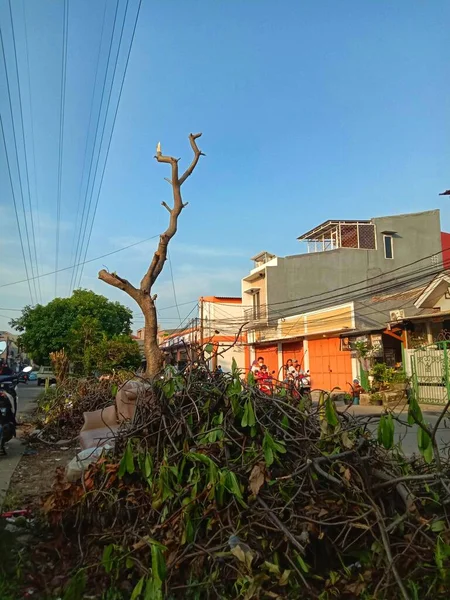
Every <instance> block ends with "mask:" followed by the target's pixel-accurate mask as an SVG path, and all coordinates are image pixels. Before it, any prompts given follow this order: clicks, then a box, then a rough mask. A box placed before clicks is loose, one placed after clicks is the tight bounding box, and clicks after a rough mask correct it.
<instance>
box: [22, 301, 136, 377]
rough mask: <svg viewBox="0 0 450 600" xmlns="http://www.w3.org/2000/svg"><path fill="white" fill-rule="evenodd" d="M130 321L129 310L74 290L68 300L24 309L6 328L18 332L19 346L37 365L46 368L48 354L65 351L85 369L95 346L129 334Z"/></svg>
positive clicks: (48, 360) (48, 361) (120, 305)
mask: <svg viewBox="0 0 450 600" xmlns="http://www.w3.org/2000/svg"><path fill="white" fill-rule="evenodd" d="M131 319H132V312H131V310H130V309H129V308H127V307H125V306H123V305H122V304H120V303H119V302H111V301H110V300H108V299H107V298H105V297H104V296H100V295H98V294H95V293H94V292H92V291H88V290H76V291H74V293H73V295H72V296H71V297H70V298H55V299H54V300H52V301H51V302H49V303H48V304H46V305H45V306H44V305H41V304H38V305H37V306H35V307H31V306H26V307H25V308H24V309H23V311H22V315H21V316H20V317H19V318H18V319H13V320H12V321H11V322H10V324H11V326H12V327H14V328H15V329H17V330H18V331H19V332H21V335H20V344H21V346H22V347H23V349H24V350H25V351H26V352H27V353H28V354H29V355H30V356H31V357H32V359H33V360H34V361H35V362H36V363H37V364H49V363H50V359H49V354H50V353H51V352H55V351H58V350H61V349H62V348H65V350H66V352H67V353H68V355H69V357H70V359H71V360H74V361H75V362H77V363H79V362H80V361H81V362H83V361H84V362H83V364H84V365H85V366H87V364H91V363H90V359H89V355H90V354H91V352H93V351H94V346H95V345H96V344H100V345H101V344H104V343H105V340H112V339H114V338H116V337H117V336H123V335H127V334H128V335H129V334H130V333H131V326H130V324H131ZM122 343H123V340H122ZM130 343H131V340H130ZM135 346H137V345H136V344H135ZM133 353H134V354H135V348H134V349H133ZM86 354H87V355H88V357H87V359H86V356H85V355H86ZM83 370H84V369H83Z"/></svg>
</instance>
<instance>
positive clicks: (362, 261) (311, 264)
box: [249, 210, 450, 318]
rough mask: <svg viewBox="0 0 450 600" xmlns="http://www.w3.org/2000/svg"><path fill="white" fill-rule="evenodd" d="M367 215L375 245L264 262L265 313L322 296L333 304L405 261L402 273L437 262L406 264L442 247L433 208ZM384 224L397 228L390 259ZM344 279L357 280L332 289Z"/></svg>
mask: <svg viewBox="0 0 450 600" xmlns="http://www.w3.org/2000/svg"><path fill="white" fill-rule="evenodd" d="M373 221H374V223H375V225H376V235H377V250H358V249H352V248H339V249H337V250H329V251H326V252H314V253H311V254H300V255H295V256H287V257H285V258H278V266H273V267H271V266H266V281H267V302H268V304H269V315H270V316H271V317H272V318H274V317H275V316H276V314H278V316H280V310H282V311H283V313H284V314H295V313H297V314H298V313H301V312H303V310H304V311H305V312H306V311H308V310H313V309H314V308H315V306H317V305H319V304H320V303H326V302H328V303H330V304H339V303H340V302H342V301H343V300H344V301H345V300H346V299H347V298H348V294H349V293H350V292H351V291H356V290H358V291H360V290H361V288H363V287H366V286H368V285H371V286H372V289H373V286H374V285H379V284H382V283H383V282H387V281H389V280H391V279H392V277H393V276H392V275H391V274H390V272H391V271H392V270H393V269H397V268H399V267H403V266H405V265H410V266H409V267H408V268H405V269H403V270H402V271H401V274H402V275H403V274H405V273H407V272H414V271H415V270H417V269H418V268H423V267H431V266H436V268H439V266H440V265H439V262H438V263H434V265H433V263H432V262H431V259H426V260H423V261H422V262H420V263H419V264H415V265H411V263H413V262H414V261H417V260H419V259H421V258H424V257H428V256H430V255H431V254H434V253H440V252H441V250H442V245H441V229H440V218H439V211H438V210H433V211H427V212H423V213H415V214H410V215H399V216H393V217H381V218H376V219H373ZM384 230H386V231H396V232H397V234H396V235H395V238H394V258H393V259H385V258H384V246H383V235H382V233H381V232H382V231H384ZM449 245H450V244H449ZM383 274H384V276H383ZM380 275H381V276H380ZM373 277H376V279H375V280H374V281H367V280H368V279H370V278H373ZM428 277H429V276H428ZM359 282H364V283H359ZM350 284H357V285H354V286H353V287H349V288H348V289H343V290H339V289H338V288H343V287H344V286H349V285H350ZM249 287H251V286H249ZM254 287H256V286H254ZM335 290H336V292H335V295H334V297H333V291H335ZM317 307H318V308H319V306H317Z"/></svg>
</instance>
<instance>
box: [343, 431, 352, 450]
mask: <svg viewBox="0 0 450 600" xmlns="http://www.w3.org/2000/svg"><path fill="white" fill-rule="evenodd" d="M341 442H342V445H343V446H344V448H347V449H349V450H350V449H351V448H353V446H354V445H355V442H354V441H353V440H351V439H350V438H349V436H348V433H347V431H343V432H342V434H341Z"/></svg>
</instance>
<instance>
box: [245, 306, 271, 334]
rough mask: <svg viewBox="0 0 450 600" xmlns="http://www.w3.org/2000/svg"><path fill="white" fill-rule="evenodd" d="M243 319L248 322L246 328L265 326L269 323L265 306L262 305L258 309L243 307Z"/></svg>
mask: <svg viewBox="0 0 450 600" xmlns="http://www.w3.org/2000/svg"><path fill="white" fill-rule="evenodd" d="M244 320H245V321H247V322H248V325H247V329H255V328H261V327H267V326H268V325H269V314H268V311H267V308H266V307H265V306H264V307H260V308H258V309H256V308H246V309H244ZM275 320H276V317H275Z"/></svg>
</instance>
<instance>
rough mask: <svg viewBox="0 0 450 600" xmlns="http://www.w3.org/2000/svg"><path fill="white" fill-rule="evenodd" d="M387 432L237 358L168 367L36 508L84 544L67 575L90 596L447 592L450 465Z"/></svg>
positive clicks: (413, 595) (387, 426) (385, 423)
mask: <svg viewBox="0 0 450 600" xmlns="http://www.w3.org/2000/svg"><path fill="white" fill-rule="evenodd" d="M413 409H414V410H416V409H415V408H414V407H413ZM421 431H422V430H421ZM392 433H393V430H392V423H391V418H388V417H386V418H384V419H383V420H382V422H381V424H380V430H379V440H374V439H372V437H371V434H370V433H369V431H368V429H367V427H366V422H365V421H364V419H363V420H360V419H356V418H355V417H352V416H351V415H350V414H348V413H347V412H344V413H340V412H338V411H337V410H336V407H335V406H334V404H333V402H332V400H331V399H330V398H329V397H325V396H323V397H322V401H321V402H320V403H319V405H318V406H313V405H312V404H311V402H310V401H308V400H302V401H300V402H298V401H295V402H294V401H293V400H292V399H291V398H289V396H288V395H287V394H286V393H285V392H283V393H282V394H281V395H278V396H269V395H266V394H264V393H262V392H261V391H260V390H259V389H258V387H257V386H256V385H255V384H254V381H253V380H252V378H251V376H250V380H248V381H247V382H246V383H243V382H242V381H241V379H240V375H239V372H238V370H237V369H236V368H234V370H233V373H232V374H230V375H229V376H228V375H224V376H220V377H218V378H213V377H212V376H210V375H209V374H207V373H204V372H199V373H195V372H191V373H189V374H186V375H185V376H181V375H175V374H174V373H170V374H168V376H167V377H166V378H165V379H164V380H162V381H160V382H158V383H156V384H154V385H153V391H152V392H151V393H149V394H148V397H147V398H146V399H145V401H143V402H139V403H138V406H137V412H136V417H135V419H134V421H133V425H132V426H130V427H129V428H128V429H126V428H125V429H123V431H121V433H120V435H119V437H118V438H117V439H116V450H115V453H114V454H109V455H104V456H103V457H102V458H101V459H100V460H99V461H98V462H97V463H96V464H95V465H93V466H92V467H91V468H90V470H89V471H87V472H86V474H85V477H84V479H83V481H82V482H81V483H79V484H67V483H65V482H63V481H62V480H60V481H59V482H58V484H57V485H56V486H55V489H54V492H53V493H52V495H50V496H49V497H48V498H47V499H46V501H45V504H44V510H45V511H46V513H47V515H48V519H49V521H50V522H51V523H52V525H53V526H54V527H57V528H62V530H63V531H64V533H65V535H66V536H67V538H68V539H69V540H70V539H72V540H73V548H76V549H79V551H80V553H81V556H80V555H78V564H82V565H83V568H82V569H81V570H80V571H77V572H76V574H75V575H74V579H73V580H72V582H71V584H74V581H76V583H77V585H78V587H79V588H80V589H82V588H83V587H84V586H87V587H86V589H89V593H90V595H93V594H95V593H96V591H97V592H98V597H99V598H103V597H104V598H106V596H102V592H101V590H102V589H103V590H104V589H106V588H105V586H106V587H108V588H109V589H110V591H111V590H115V591H114V593H115V594H117V595H115V596H114V598H133V599H134V600H136V599H138V598H141V599H143V598H152V599H158V598H167V599H168V598H170V599H175V598H186V599H188V600H189V599H192V600H194V599H195V600H200V599H203V598H205V599H206V598H211V599H212V598H224V599H231V598H245V599H247V600H250V599H251V598H255V599H256V598H280V599H281V598H295V599H297V598H320V599H322V600H325V599H331V598H357V597H359V598H367V599H368V598H389V599H395V598H403V599H404V600H406V599H408V598H409V599H411V600H414V599H418V598H425V597H434V598H447V597H448V593H447V591H446V590H448V586H449V584H450V569H449V567H450V530H449V514H448V506H449V502H450V494H449V491H450V471H449V462H448V460H444V459H443V458H442V457H441V460H440V461H438V463H439V464H438V465H436V461H435V460H434V458H433V457H432V456H431V457H428V455H427V459H426V460H424V459H423V458H414V459H410V458H406V457H405V456H404V455H403V454H402V453H401V451H400V450H399V449H398V448H396V447H392V446H393V435H392ZM422 433H423V435H424V431H422ZM422 437H423V436H422ZM387 448H389V449H387ZM111 593H112V592H111ZM80 597H81V596H80ZM108 598H109V596H108Z"/></svg>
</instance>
